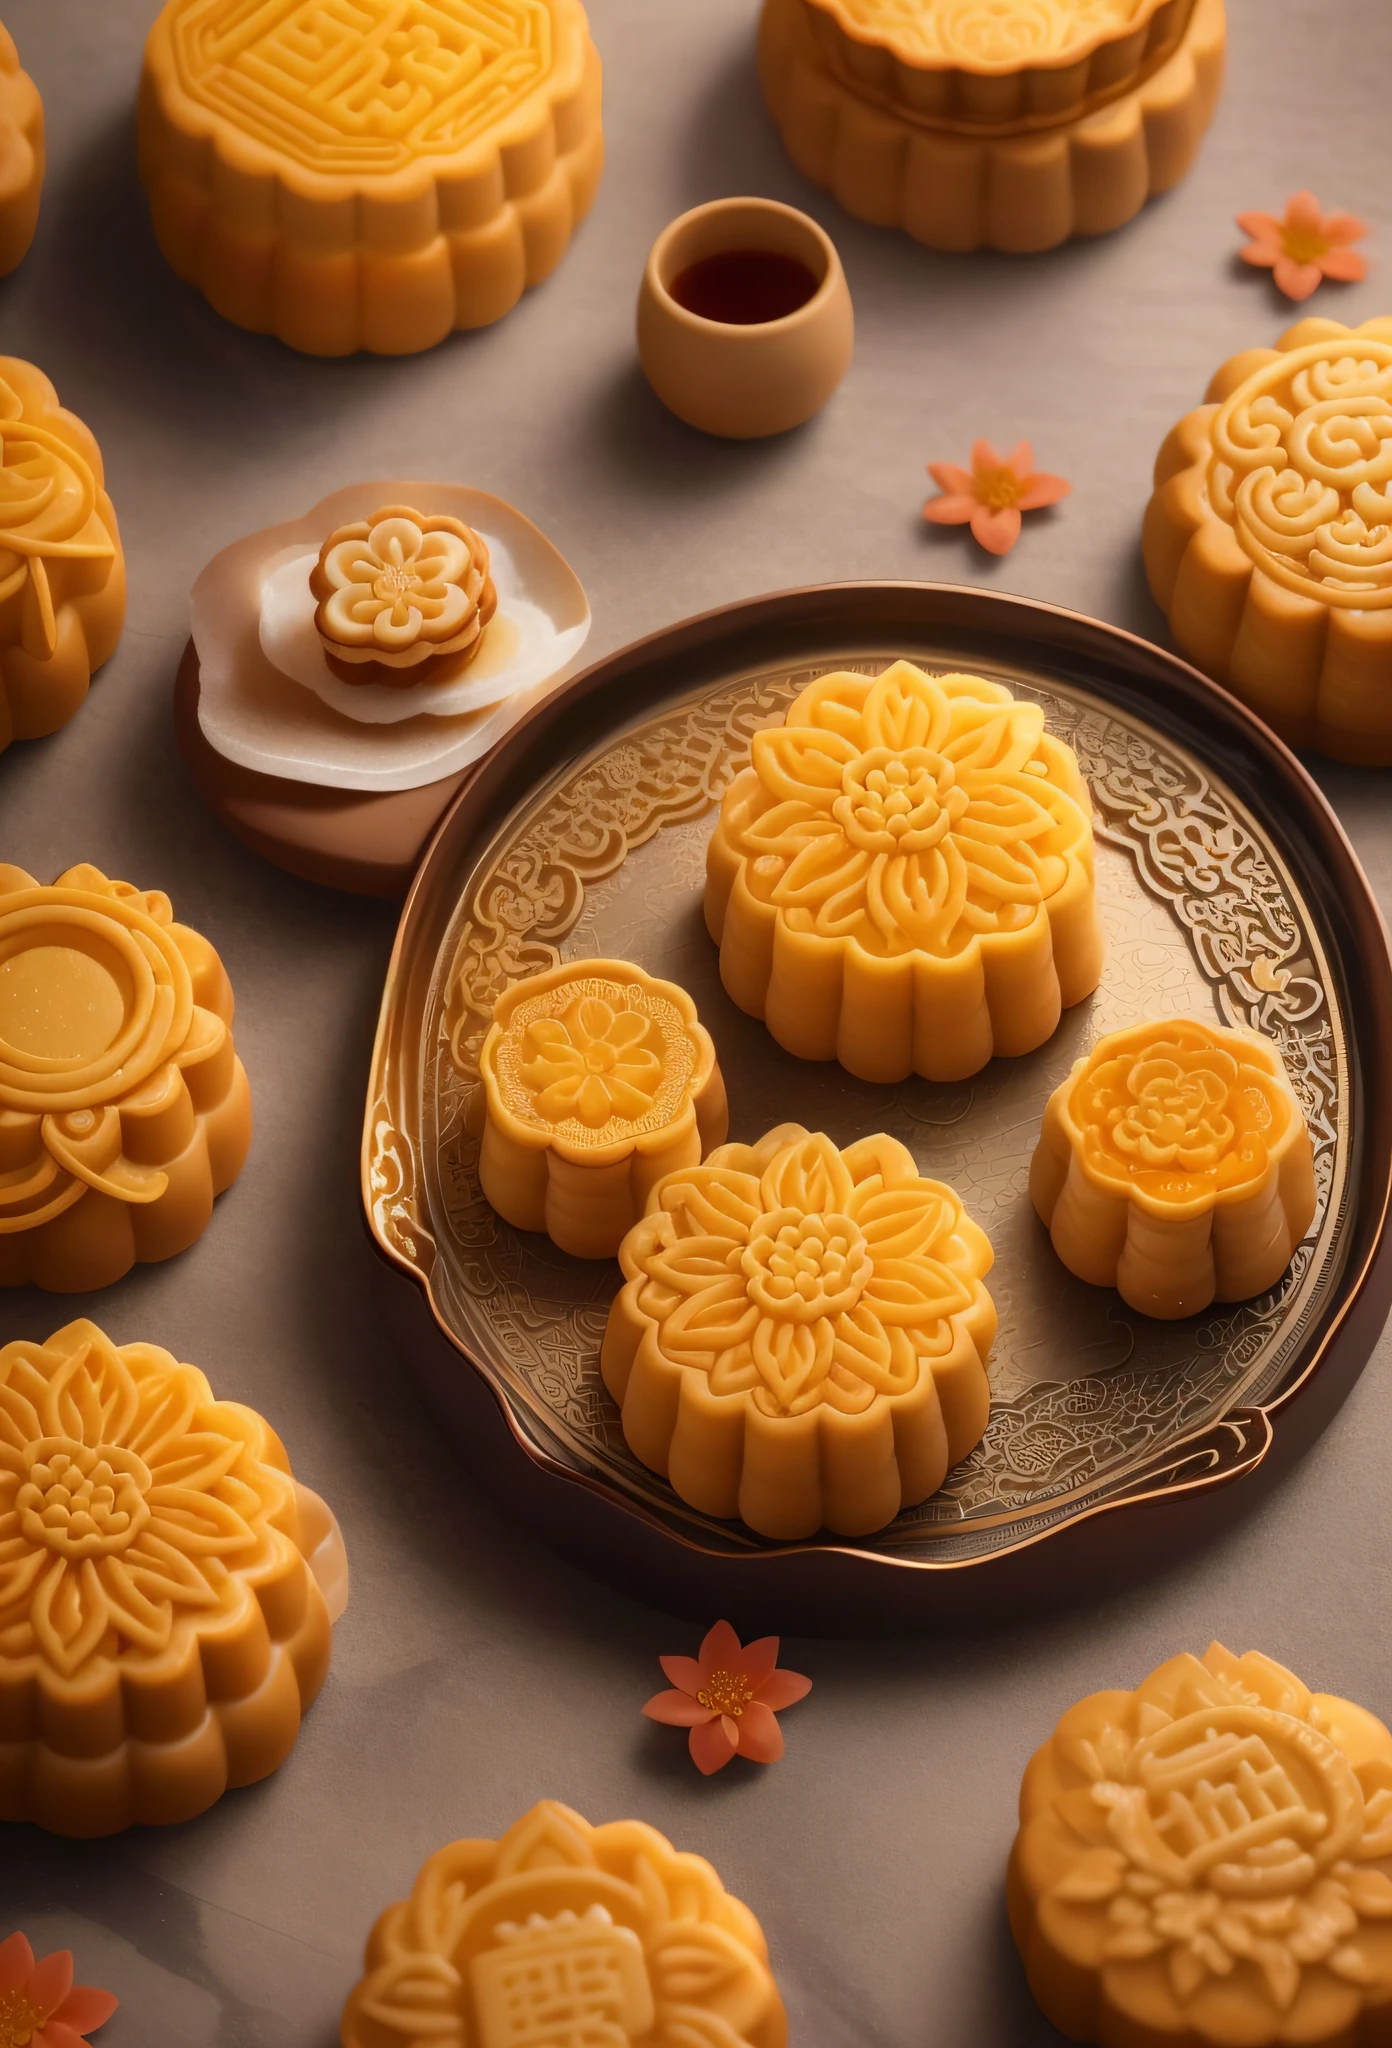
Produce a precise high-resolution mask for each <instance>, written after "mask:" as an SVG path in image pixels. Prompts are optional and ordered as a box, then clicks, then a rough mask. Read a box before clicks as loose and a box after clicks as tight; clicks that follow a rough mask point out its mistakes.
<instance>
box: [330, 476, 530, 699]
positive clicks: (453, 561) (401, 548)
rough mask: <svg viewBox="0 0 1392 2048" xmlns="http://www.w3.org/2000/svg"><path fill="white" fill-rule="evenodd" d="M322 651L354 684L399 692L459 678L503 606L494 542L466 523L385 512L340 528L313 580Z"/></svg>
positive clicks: (402, 508) (397, 509)
mask: <svg viewBox="0 0 1392 2048" xmlns="http://www.w3.org/2000/svg"><path fill="white" fill-rule="evenodd" d="M310 586H311V588H312V590H313V593H314V595H315V597H316V598H317V599H318V604H317V606H316V608H315V613H314V623H315V627H316V629H317V631H318V634H319V644H320V646H321V647H322V648H323V649H324V652H325V654H326V655H328V657H329V659H330V663H331V665H332V666H333V667H334V669H335V672H336V673H339V674H342V675H343V676H344V677H345V678H346V680H348V681H349V682H355V681H361V682H369V681H373V682H387V683H391V684H396V685H397V686H399V687H401V688H411V687H413V686H414V685H415V684H416V683H419V682H422V681H428V680H430V679H431V678H432V677H433V676H435V675H437V674H438V673H440V672H441V671H442V669H443V667H444V666H445V665H446V664H448V667H449V672H450V673H451V675H453V674H454V673H456V672H457V671H458V670H459V669H460V668H462V667H463V666H465V665H466V664H467V662H468V661H469V660H471V659H472V658H473V656H474V655H475V654H477V652H478V650H479V647H480V646H481V645H482V640H483V632H484V628H485V627H486V626H487V624H488V621H489V620H490V619H491V618H492V616H493V614H494V612H495V611H496V610H497V607H498V593H497V591H496V590H495V589H494V587H493V583H492V580H491V579H490V577H489V574H488V545H487V542H486V541H484V540H483V539H482V538H481V536H480V535H478V534H477V533H475V532H474V530H473V528H472V527H471V526H466V525H465V524H464V522H463V520H462V519H451V518H449V517H448V516H447V515H446V514H443V513H440V514H429V513H424V512H417V511H416V510H415V509H414V508H413V507H412V506H409V505H384V506H382V507H381V508H380V510H378V511H376V512H374V513H372V514H371V516H370V517H369V518H367V519H359V520H355V521H354V522H353V523H352V524H351V525H349V526H339V527H335V529H334V531H333V532H332V533H331V534H330V535H329V536H328V538H327V539H326V540H325V542H324V544H323V546H322V547H321V548H320V550H319V560H318V562H317V563H316V564H315V567H314V570H313V573H312V574H311V576H310Z"/></svg>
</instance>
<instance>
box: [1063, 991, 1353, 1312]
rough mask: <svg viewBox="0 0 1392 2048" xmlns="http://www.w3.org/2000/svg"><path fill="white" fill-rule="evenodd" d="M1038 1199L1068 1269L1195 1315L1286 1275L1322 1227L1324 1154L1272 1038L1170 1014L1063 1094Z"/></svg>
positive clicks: (1084, 1063)
mask: <svg viewBox="0 0 1392 2048" xmlns="http://www.w3.org/2000/svg"><path fill="white" fill-rule="evenodd" d="M1030 1193H1031V1195H1032V1197H1033V1199H1034V1205H1035V1208H1036V1209H1037V1210H1038V1212H1039V1214H1040V1216H1041V1218H1042V1219H1043V1221H1044V1222H1045V1224H1047V1225H1048V1227H1049V1231H1050V1235H1051V1237H1052V1239H1053V1243H1054V1249H1055V1250H1056V1251H1057V1253H1058V1255H1059V1257H1060V1258H1061V1259H1062V1260H1063V1263H1064V1264H1065V1265H1066V1266H1067V1267H1068V1268H1069V1270H1070V1272H1073V1273H1076V1274H1077V1275H1078V1277H1079V1278H1080V1279H1082V1280H1088V1281H1091V1282H1092V1283H1093V1284H1094V1285H1098V1286H1108V1287H1111V1286H1115V1287H1118V1288H1120V1290H1121V1293H1122V1295H1123V1296H1124V1298H1125V1299H1126V1300H1127V1301H1128V1302H1129V1303H1130V1304H1131V1306H1132V1307H1133V1308H1138V1309H1140V1310H1141V1311H1142V1312H1143V1313H1144V1314H1146V1315H1154V1316H1162V1317H1163V1316H1184V1315H1195V1314H1198V1313H1199V1312H1200V1311H1201V1310H1202V1309H1205V1308H1207V1306H1208V1304H1209V1303H1210V1302H1211V1301H1213V1300H1214V1299H1217V1300H1220V1301H1243V1300H1247V1299H1249V1298H1250V1297H1251V1296H1252V1295H1255V1294H1261V1293H1264V1292H1265V1291H1266V1289H1267V1288H1268V1287H1273V1286H1274V1285H1275V1284H1276V1282H1277V1281H1278V1280H1279V1279H1280V1277H1281V1275H1282V1274H1283V1273H1284V1272H1285V1270H1286V1268H1287V1266H1288V1265H1289V1264H1290V1261H1291V1257H1292V1255H1293V1253H1294V1250H1295V1247H1296V1245H1298V1244H1299V1242H1300V1240H1301V1239H1302V1238H1303V1237H1304V1235H1305V1233H1306V1231H1307V1230H1308V1229H1309V1227H1310V1224H1311V1222H1312V1220H1313V1218H1314V1213H1315V1200H1316V1196H1315V1174H1314V1151H1313V1146H1312V1144H1311V1140H1310V1134H1309V1130H1308V1128H1307V1127H1306V1123H1305V1117H1304V1114H1303V1112H1302V1111H1301V1108H1300V1104H1299V1102H1298V1100H1297V1099H1296V1095H1295V1091H1294V1090H1293V1088H1292V1087H1291V1084H1290V1081H1289V1080H1288V1079H1287V1076H1286V1071H1285V1068H1284V1066H1283V1065H1282V1063H1281V1055H1280V1053H1279V1052H1278V1050H1277V1049H1276V1047H1275V1046H1274V1045H1272V1044H1271V1043H1269V1042H1268V1041H1267V1040H1265V1039H1260V1038H1256V1037H1254V1036H1252V1035H1251V1034H1250V1033H1248V1032H1241V1031H1229V1030H1225V1029H1223V1028H1222V1027H1221V1026H1218V1025H1213V1024H1206V1023H1201V1022H1199V1021H1197V1020H1196V1019H1192V1018H1187V1017H1178V1018H1164V1019H1161V1020H1158V1021H1150V1022H1147V1023H1143V1024H1134V1025H1132V1026H1130V1027H1129V1028H1128V1029H1127V1030H1125V1031H1114V1032H1112V1033H1111V1034H1110V1035H1109V1036H1108V1037H1106V1038H1103V1039H1101V1040H1100V1041H1099V1042H1098V1044H1097V1045H1096V1046H1095V1047H1094V1048H1093V1050H1092V1052H1091V1053H1090V1054H1089V1055H1088V1056H1087V1057H1086V1058H1084V1059H1080V1060H1079V1061H1078V1062H1077V1063H1076V1065H1075V1066H1074V1068H1073V1072H1072V1073H1071V1074H1070V1075H1069V1077H1068V1079H1067V1080H1066V1081H1065V1082H1064V1083H1063V1084H1062V1086H1061V1087H1059V1088H1057V1089H1055V1091H1054V1093H1053V1095H1052V1096H1051V1097H1050V1098H1049V1102H1048V1104H1047V1106H1046V1108H1045V1111H1044V1120H1043V1125H1042V1128H1041V1131H1040V1136H1039V1144H1038V1146H1037V1148H1036V1150H1035V1155H1034V1160H1033V1163H1032V1165H1031V1168H1030Z"/></svg>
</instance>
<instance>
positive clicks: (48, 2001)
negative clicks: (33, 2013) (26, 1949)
mask: <svg viewBox="0 0 1392 2048" xmlns="http://www.w3.org/2000/svg"><path fill="white" fill-rule="evenodd" d="M72 1976H73V1968H72V1950H71V1949H70V1948H56V1949H54V1951H53V1954H52V1955H51V1956H45V1957H44V1959H43V1961H42V1962H39V1963H35V1965H34V1974H33V1976H32V1977H31V1978H30V1979H29V1997H30V1999H31V2000H32V2001H33V2003H34V2004H35V2005H36V2006H37V2007H38V2009H39V2011H40V2012H41V2013H43V2014H44V2015H45V2017H47V2015H49V2014H50V2013H56V2012H57V2010H58V2008H59V2006H60V2005H61V2004H62V2003H63V2000H64V1999H65V1998H66V1997H67V1995H68V1993H69V1992H70V1991H71V1990H72Z"/></svg>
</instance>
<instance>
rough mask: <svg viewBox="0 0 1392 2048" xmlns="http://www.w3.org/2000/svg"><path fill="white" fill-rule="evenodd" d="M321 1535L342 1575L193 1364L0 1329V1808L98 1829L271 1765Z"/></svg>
mask: <svg viewBox="0 0 1392 2048" xmlns="http://www.w3.org/2000/svg"><path fill="white" fill-rule="evenodd" d="M321 1546H322V1549H323V1555H324V1557H325V1560H326V1583H327V1584H329V1586H330V1589H331V1590H334V1589H335V1588H337V1589H340V1590H342V1589H346V1583H347V1580H346V1570H345V1569H344V1566H343V1557H342V1549H343V1546H342V1538H341V1537H340V1536H339V1535H338V1532H337V1525H336V1523H335V1522H334V1521H333V1517H332V1516H331V1515H330V1514H329V1512H328V1510H327V1509H326V1508H325V1507H324V1504H323V1502H322V1501H320V1500H319V1499H318V1497H317V1496H316V1495H314V1494H311V1493H310V1492H309V1491H308V1490H307V1489H305V1488H303V1487H298V1486H297V1485H296V1482H295V1481H294V1479H293V1478H292V1476H291V1472H290V1465H289V1461H288V1459H287V1458H286V1455H285V1451H284V1448H283V1447H282V1445H281V1443H280V1440H279V1438H278V1437H277V1436H276V1435H275V1433H274V1431H273V1430H272V1429H271V1428H270V1427H269V1426H268V1425H267V1424H266V1423H265V1422H264V1421H263V1420H262V1418H261V1417H260V1416H259V1415H257V1414H255V1413H253V1411H252V1410H251V1409H250V1408H243V1407H241V1406H239V1405H238V1404H237V1403H235V1402H227V1401H218V1400H215V1399H214V1396H213V1393H212V1389H211V1388H210V1387H209V1385H208V1382H207V1380H206V1379H205V1378H204V1377H203V1375H202V1373H201V1372H199V1371H197V1370H196V1368H195V1367H193V1366H191V1365H180V1364H178V1363H177V1362H176V1361H175V1360H174V1359H173V1358H172V1357H171V1356H170V1354H169V1353H168V1352H167V1351H161V1350H159V1349H158V1348H157V1347H156V1346H154V1345H151V1344H124V1345H121V1346H116V1345H114V1344H112V1343H111V1342H110V1341H109V1339H108V1338H106V1337H105V1336H103V1334H102V1332H101V1331H100V1330H99V1329H98V1328H97V1327H96V1325H95V1324H94V1323H89V1322H76V1323H70V1324H69V1325H68V1327H67V1328H66V1329H63V1330H59V1331H58V1332H57V1334H56V1335H55V1336H53V1337H50V1338H49V1340H48V1342H47V1343H46V1344H36V1343H26V1342H23V1341H21V1342H18V1343H13V1344H7V1345H6V1346H5V1347H4V1349H3V1350H0V1724H3V1729H4V1741H3V1744H0V1819H4V1820H9V1821H21V1820H33V1821H37V1822H38V1823H39V1825H40V1826H41V1827H46V1828H51V1829H53V1830H54V1831H55V1832H56V1833H59V1834H65V1835H106V1834H112V1833H115V1832H116V1831H117V1830H118V1829H121V1828H125V1827H129V1826H130V1825H131V1824H132V1823H133V1822H137V1821H154V1822H169V1821H180V1820H188V1819H190V1818H192V1816H193V1815H194V1814H197V1813H201V1812H202V1811H203V1810H204V1808H205V1807H208V1806H211V1805H212V1803H213V1802H214V1800H216V1799H219V1798H220V1797H221V1796H222V1793H223V1792H224V1791H225V1790H226V1788H227V1787H228V1786H229V1785H247V1784H251V1783H252V1782H253V1781H254V1780H256V1779H258V1778H264V1777H265V1776H267V1774H268V1773H269V1772H271V1771H273V1770H275V1769H276V1767H277V1766H278V1765H279V1764H280V1763H282V1762H283V1761H284V1759H285V1757H286V1755H287V1754H288V1752H289V1750H290V1747H291V1745H292V1744H293V1742H294V1740H295V1737H296V1734H297V1733H298V1730H299V1725H300V1716H301V1714H302V1713H303V1711H304V1710H305V1709H306V1708H307V1707H308V1705H309V1703H310V1701H311V1700H312V1699H313V1698H314V1695H315V1694H316V1693H317V1692H318V1690H319V1687H320V1685H321V1684H322V1683H323V1679H324V1673H325V1671H326V1670H327V1668H328V1662H329V1627H330V1622H331V1620H332V1619H335V1618H336V1615H331V1613H330V1610H329V1607H328V1605H327V1604H326V1600H325V1595H324V1593H323V1592H322V1591H321V1589H320V1586H319V1583H318V1581H317V1580H316V1578H315V1576H314V1573H313V1571H312V1570H311V1567H310V1564H309V1562H308V1558H309V1557H310V1556H311V1555H315V1554H316V1553H319V1552H320V1550H321ZM318 1561H319V1560H318V1556H317V1555H316V1563H318ZM343 1598H344V1599H346V1590H344V1591H343ZM342 1604H343V1602H342V1600H339V1599H336V1600H335V1607H336V1609H337V1611H338V1612H341V1611H342Z"/></svg>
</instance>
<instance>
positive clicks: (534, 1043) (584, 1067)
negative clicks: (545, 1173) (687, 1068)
mask: <svg viewBox="0 0 1392 2048" xmlns="http://www.w3.org/2000/svg"><path fill="white" fill-rule="evenodd" d="M569 1017H570V1021H569V1022H568V1023H567V1021H566V1019H565V1018H563V1017H538V1018H536V1020H535V1021H534V1022H533V1023H531V1024H529V1025H528V1026H527V1028H526V1032H525V1034H524V1043H525V1045H526V1049H527V1051H528V1052H529V1053H530V1054H531V1057H530V1059H527V1060H525V1061H524V1062H522V1063H520V1064H519V1066H518V1069H517V1073H518V1078H519V1079H520V1080H521V1081H522V1083H523V1084H524V1086H525V1087H527V1088H529V1089H530V1090H531V1093H532V1106H533V1108H534V1109H535V1110H536V1113H537V1115H538V1116H540V1117H544V1118H545V1120H546V1121H547V1122H548V1123H553V1124H563V1123H567V1122H569V1121H570V1120H571V1119H572V1118H574V1119H575V1120H576V1121H578V1122H580V1123H582V1124H585V1125H586V1126H588V1128H589V1129H591V1130H598V1129H599V1128H600V1127H601V1126H602V1125H604V1124H607V1123H608V1122H609V1121H610V1120H611V1118H615V1117H617V1118H618V1119H619V1120H620V1121H621V1122H625V1123H636V1122H637V1121H638V1120H639V1119H640V1118H641V1117H645V1116H647V1115H648V1114H649V1112H650V1111H651V1109H652V1106H653V1103H654V1101H655V1099H656V1096H657V1091H658V1089H659V1088H660V1087H661V1085H662V1080H663V1068H664V1062H663V1060H662V1059H661V1058H660V1057H659V1055H658V1054H657V1053H655V1052H653V1051H652V1050H651V1048H650V1047H649V1046H648V1045H647V1044H645V1042H644V1041H645V1040H646V1039H647V1038H648V1037H649V1035H650V1033H651V1030H652V1020H651V1019H650V1018H649V1017H646V1016H644V1015H643V1014H642V1013H641V1012H640V1011H637V1010H630V1009H627V1008H620V1009H616V1008H615V1007H614V1005H613V1003H611V1002H606V1001H605V999H604V997H603V996H582V997H580V999H579V1000H578V1001H576V1002H574V1003H573V1004H571V1005H570V1010H569ZM664 1049H665V1048H664Z"/></svg>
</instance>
